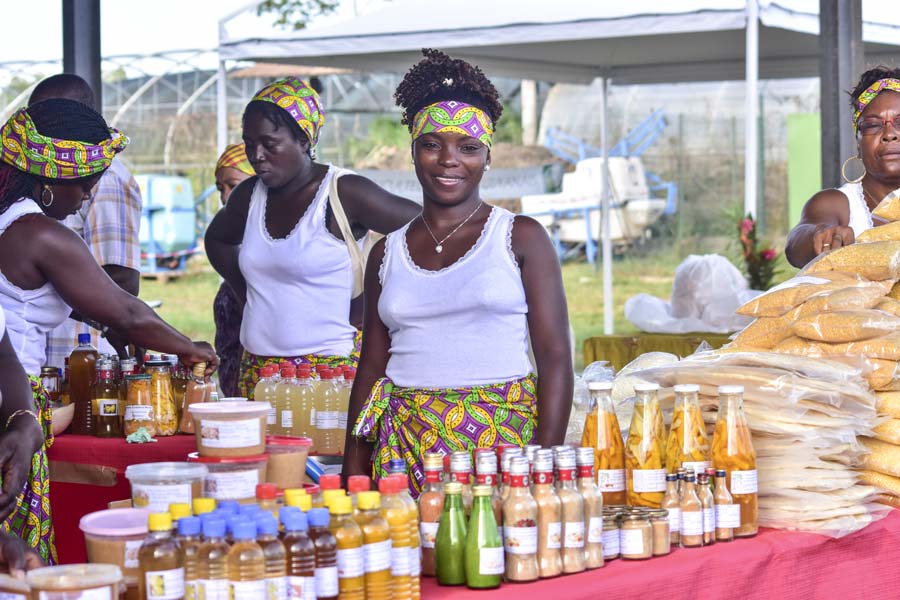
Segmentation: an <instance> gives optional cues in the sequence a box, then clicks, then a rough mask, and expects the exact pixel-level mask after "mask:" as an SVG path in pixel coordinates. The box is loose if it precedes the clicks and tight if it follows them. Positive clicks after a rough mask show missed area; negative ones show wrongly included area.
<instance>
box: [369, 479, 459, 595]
mask: <svg viewBox="0 0 900 600" xmlns="http://www.w3.org/2000/svg"><path fill="white" fill-rule="evenodd" d="M405 487H406V477H405V476H403V477H401V478H395V477H383V478H381V479H379V480H378V492H379V493H380V494H381V516H382V517H383V518H384V520H385V521H387V523H388V527H389V528H390V530H391V576H392V577H393V596H392V597H393V598H394V600H412V597H413V589H412V573H413V568H412V561H413V556H412V554H413V546H412V536H410V532H411V530H412V527H410V519H409V510H408V508H407V506H406V504H405V503H404V502H403V499H402V498H401V497H400V490H401V489H403V488H405ZM442 506H444V505H443V504H442ZM439 518H440V517H439ZM436 534H437V531H436V530H435V535H436ZM434 544H437V541H436V540H435V542H434Z"/></svg>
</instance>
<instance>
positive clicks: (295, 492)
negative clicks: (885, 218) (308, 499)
mask: <svg viewBox="0 0 900 600" xmlns="http://www.w3.org/2000/svg"><path fill="white" fill-rule="evenodd" d="M308 495H309V494H307V493H306V490H304V489H303V488H288V489H286V490H284V503H285V504H287V505H288V506H291V499H293V498H298V497H300V496H308Z"/></svg>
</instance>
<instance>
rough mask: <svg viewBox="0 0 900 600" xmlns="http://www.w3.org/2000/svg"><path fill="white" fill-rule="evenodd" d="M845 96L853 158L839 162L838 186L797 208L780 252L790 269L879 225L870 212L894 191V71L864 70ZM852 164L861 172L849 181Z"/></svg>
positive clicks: (897, 184) (899, 144) (897, 101)
mask: <svg viewBox="0 0 900 600" xmlns="http://www.w3.org/2000/svg"><path fill="white" fill-rule="evenodd" d="M850 97H851V99H850V105H851V106H852V108H853V111H854V114H853V126H854V128H855V129H856V141H857V155H856V156H852V157H850V158H848V159H847V160H846V161H845V162H844V165H843V168H842V170H841V172H842V174H843V176H844V179H845V181H846V183H845V184H844V185H843V186H841V187H840V188H838V189H827V190H822V191H821V192H818V193H817V194H816V195H815V196H813V197H812V198H810V199H809V201H808V202H807V203H806V206H805V207H804V208H803V214H802V216H801V219H800V223H799V224H798V225H797V226H796V227H794V229H793V230H792V231H791V233H790V236H789V237H788V242H787V247H786V248H785V254H786V256H787V258H788V260H789V261H790V263H791V264H792V265H794V266H795V267H803V266H804V265H806V263H808V262H809V261H811V260H812V259H813V258H815V257H816V256H818V255H819V254H821V253H822V252H827V251H829V250H833V249H835V248H840V247H841V246H846V245H848V244H852V243H854V242H855V241H856V239H857V237H859V235H860V234H861V233H862V232H863V231H866V230H867V229H871V228H872V227H876V226H879V225H882V224H883V223H884V222H883V221H881V220H880V219H878V218H877V217H873V216H872V209H874V208H875V206H877V205H878V203H879V202H880V201H881V199H882V198H884V197H885V196H886V195H887V194H889V193H890V192H892V191H894V190H895V189H897V188H900V69H888V68H886V67H876V68H874V69H870V70H869V71H866V72H865V73H863V75H862V77H861V78H860V80H859V83H858V84H857V85H856V88H855V89H854V90H853V91H852V92H851V93H850ZM854 162H859V163H861V164H862V167H863V169H864V171H863V175H862V176H861V177H858V178H855V179H851V177H852V175H848V171H849V170H850V168H851V166H850V165H851V163H854Z"/></svg>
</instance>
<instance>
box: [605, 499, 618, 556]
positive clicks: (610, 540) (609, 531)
mask: <svg viewBox="0 0 900 600" xmlns="http://www.w3.org/2000/svg"><path fill="white" fill-rule="evenodd" d="M620 518H621V513H619V512H618V511H617V510H609V511H607V510H604V511H603V560H613V559H616V558H619V519H620Z"/></svg>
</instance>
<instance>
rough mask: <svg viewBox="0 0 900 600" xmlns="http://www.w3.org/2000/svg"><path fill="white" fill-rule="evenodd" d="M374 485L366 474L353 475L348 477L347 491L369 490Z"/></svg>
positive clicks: (354, 492) (352, 492)
mask: <svg viewBox="0 0 900 600" xmlns="http://www.w3.org/2000/svg"><path fill="white" fill-rule="evenodd" d="M371 487H372V481H371V480H370V479H369V478H368V477H366V476H365V475H351V476H350V477H348V478H347V491H348V492H350V493H351V494H358V493H359V492H368V491H369V490H370V489H371Z"/></svg>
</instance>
